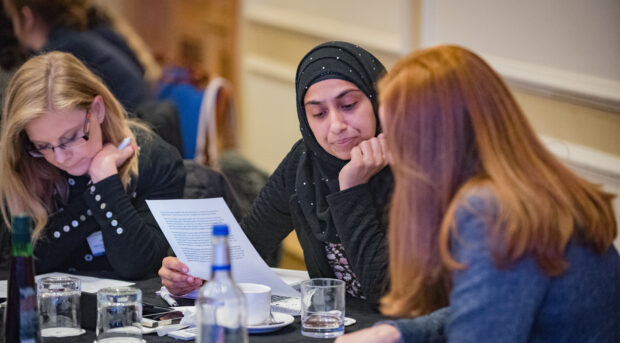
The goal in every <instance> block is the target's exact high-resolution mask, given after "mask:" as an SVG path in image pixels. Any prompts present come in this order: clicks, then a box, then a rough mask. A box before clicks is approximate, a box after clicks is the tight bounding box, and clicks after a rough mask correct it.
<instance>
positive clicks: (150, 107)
mask: <svg viewBox="0 0 620 343" xmlns="http://www.w3.org/2000/svg"><path fill="white" fill-rule="evenodd" d="M135 116H136V117H138V118H140V119H141V120H143V121H144V122H146V123H147V124H148V125H149V126H150V127H151V128H152V129H153V131H155V133H157V134H158V135H159V136H160V137H161V138H163V139H164V140H165V141H166V142H168V143H169V144H171V145H172V146H174V147H175V148H177V149H178V150H179V152H180V153H181V154H183V141H182V139H181V137H182V136H181V125H180V123H179V112H178V110H177V107H176V106H175V104H174V103H173V102H171V101H158V100H149V101H145V102H143V103H141V104H140V105H138V106H137V107H136V110H135Z"/></svg>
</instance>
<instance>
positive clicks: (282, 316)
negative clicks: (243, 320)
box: [248, 312, 295, 333]
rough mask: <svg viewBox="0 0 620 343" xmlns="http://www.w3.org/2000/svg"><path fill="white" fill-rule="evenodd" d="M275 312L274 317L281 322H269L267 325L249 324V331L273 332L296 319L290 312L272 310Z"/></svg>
mask: <svg viewBox="0 0 620 343" xmlns="http://www.w3.org/2000/svg"><path fill="white" fill-rule="evenodd" d="M271 313H272V314H273V319H275V321H276V322H281V323H278V324H267V325H253V326H248V332H249V333H266V332H272V331H276V330H280V329H281V328H283V327H285V326H287V325H291V323H292V322H294V321H295V318H294V317H293V316H291V315H290V314H286V313H280V312H271Z"/></svg>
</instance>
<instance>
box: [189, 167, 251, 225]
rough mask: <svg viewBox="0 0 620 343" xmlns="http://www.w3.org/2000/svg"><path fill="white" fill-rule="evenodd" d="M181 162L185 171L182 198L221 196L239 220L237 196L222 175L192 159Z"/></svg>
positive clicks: (240, 215) (240, 214) (239, 212)
mask: <svg viewBox="0 0 620 343" xmlns="http://www.w3.org/2000/svg"><path fill="white" fill-rule="evenodd" d="M183 164H184V165H185V171H186V176H185V188H184V190H183V198H184V199H204V198H218V197H222V198H224V201H225V202H226V204H227V205H228V207H229V208H230V211H231V212H232V213H233V215H234V216H235V218H236V219H237V220H238V221H240V220H241V218H242V216H243V215H242V213H241V210H240V208H239V204H238V202H237V196H236V195H235V192H234V191H233V189H232V187H231V186H230V184H229V183H228V180H227V179H226V177H224V175H222V174H221V173H219V172H217V171H215V170H213V169H211V168H209V167H207V166H205V165H202V164H199V163H197V162H196V161H194V160H183Z"/></svg>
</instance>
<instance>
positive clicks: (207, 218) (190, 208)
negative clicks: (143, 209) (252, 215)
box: [146, 198, 299, 297]
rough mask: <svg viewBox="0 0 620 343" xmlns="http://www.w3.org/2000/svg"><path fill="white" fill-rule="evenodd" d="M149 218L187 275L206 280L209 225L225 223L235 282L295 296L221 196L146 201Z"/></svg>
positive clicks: (209, 262)
mask: <svg viewBox="0 0 620 343" xmlns="http://www.w3.org/2000/svg"><path fill="white" fill-rule="evenodd" d="M146 203H147V204H148V206H149V208H150V209H151V212H152V213H153V217H155V220H157V223H158V224H159V227H160V228H161V230H162V232H163V233H164V235H165V236H166V239H167V240H168V243H169V244H170V247H172V250H174V253H175V254H176V255H177V257H178V258H179V260H180V261H181V262H182V263H184V264H185V265H186V266H187V267H188V268H189V274H190V275H192V276H195V277H199V278H201V279H203V280H208V279H209V277H210V275H211V254H212V252H211V250H212V241H211V233H212V230H213V225H215V224H226V225H228V230H229V236H228V244H229V247H230V259H231V268H232V276H233V279H235V281H236V282H253V283H260V284H263V285H267V286H269V287H271V293H272V294H275V295H283V296H291V297H298V296H299V292H297V291H296V290H295V289H293V288H292V287H290V286H289V285H287V284H286V283H285V282H284V281H282V280H281V279H280V278H279V277H278V275H276V274H275V273H274V272H273V271H272V270H271V269H270V268H269V266H268V265H267V263H265V261H263V259H262V258H261V257H260V255H259V254H258V252H257V251H256V249H254V247H253V246H252V244H251V243H250V240H249V239H248V238H247V236H246V235H245V233H243V230H242V229H241V227H240V226H239V223H237V220H235V217H234V216H233V214H232V212H231V211H230V209H229V208H228V206H227V205H226V202H224V199H222V198H213V199H178V200H147V201H146Z"/></svg>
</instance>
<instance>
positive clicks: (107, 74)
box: [40, 27, 148, 112]
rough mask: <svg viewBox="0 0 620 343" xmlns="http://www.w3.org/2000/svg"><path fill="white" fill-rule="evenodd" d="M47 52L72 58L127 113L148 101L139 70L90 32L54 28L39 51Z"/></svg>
mask: <svg viewBox="0 0 620 343" xmlns="http://www.w3.org/2000/svg"><path fill="white" fill-rule="evenodd" d="M50 51H63V52H68V53H71V54H73V55H75V57H77V58H78V59H80V60H81V61H82V62H83V63H84V64H85V65H86V66H87V67H88V68H89V69H90V70H91V71H92V72H93V73H95V75H97V76H99V77H100V78H101V79H102V80H103V82H104V83H105V84H106V86H108V88H109V89H110V91H111V92H112V93H113V94H114V96H115V97H116V98H117V99H118V100H119V101H120V102H121V104H123V106H124V107H125V109H126V110H127V111H129V112H133V111H134V110H135V109H136V107H137V106H138V105H139V104H140V103H141V102H143V101H145V100H147V99H148V85H147V83H146V81H145V80H144V78H143V76H142V71H141V70H140V69H139V68H138V67H137V66H136V64H135V63H134V62H133V61H132V60H131V59H130V58H129V57H128V56H127V55H126V54H125V53H124V52H122V51H120V50H119V49H118V48H117V47H115V46H114V45H112V44H110V43H109V42H108V41H106V40H105V39H103V38H101V37H100V36H99V35H98V34H96V33H94V32H89V31H83V32H79V31H75V30H72V29H69V28H65V27H60V28H57V29H54V30H53V31H52V32H51V33H50V35H49V37H48V40H47V43H46V44H45V46H44V47H43V49H41V51H40V52H41V53H45V52H50Z"/></svg>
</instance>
